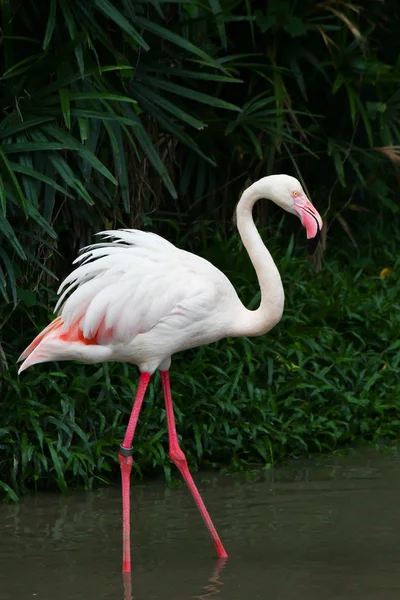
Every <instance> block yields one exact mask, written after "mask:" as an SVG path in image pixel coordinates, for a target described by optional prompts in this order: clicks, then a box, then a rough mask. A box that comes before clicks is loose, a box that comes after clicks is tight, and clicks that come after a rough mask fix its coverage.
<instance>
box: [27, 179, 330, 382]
mask: <svg viewBox="0 0 400 600" xmlns="http://www.w3.org/2000/svg"><path fill="white" fill-rule="evenodd" d="M260 197H269V198H271V199H272V200H273V201H275V202H276V203H277V204H279V205H280V206H282V208H284V209H285V210H287V211H289V212H294V213H296V214H299V216H300V218H301V219H302V217H303V216H304V215H305V219H306V222H303V219H302V222H303V224H304V225H305V226H306V228H307V232H309V229H308V225H309V227H312V226H314V228H315V224H314V221H315V222H317V223H318V227H319V228H320V227H322V220H321V218H320V216H319V215H318V213H317V211H316V210H315V209H314V207H313V206H312V204H311V203H310V202H309V201H308V200H307V198H306V196H305V194H304V192H303V190H302V188H301V186H300V184H299V182H298V181H297V180H296V179H294V178H292V177H289V176H287V175H273V176H270V177H265V178H264V179H261V180H260V181H258V182H256V183H254V184H253V185H252V186H250V187H249V188H248V189H247V190H246V191H245V192H244V194H243V196H242V198H241V200H240V202H239V204H238V207H237V224H238V229H239V232H240V235H241V237H242V240H243V243H244V245H245V247H246V249H247V250H248V252H249V255H250V258H251V260H252V262H253V265H254V267H255V269H256V271H257V275H258V279H259V282H260V287H261V292H262V300H261V305H260V307H259V309H258V310H256V311H248V310H247V309H246V308H245V307H244V306H243V304H242V303H241V301H240V300H239V298H238V296H237V293H236V291H235V289H234V288H233V286H232V284H231V283H230V281H229V280H228V279H227V277H226V276H225V275H224V274H223V273H222V272H221V271H219V270H218V269H217V268H216V267H215V266H213V265H212V264H211V263H209V262H208V261H207V260H205V259H203V258H201V257H199V256H196V255H195V254H191V253H190V252H186V251H184V250H180V249H178V248H176V247H175V246H174V245H173V244H171V243H170V242H168V241H166V240H165V239H163V238H162V237H160V236H158V235H156V234H154V233H147V232H143V231H138V230H134V229H132V230H128V229H123V230H118V231H106V232H102V233H101V234H100V235H102V236H103V241H101V242H100V243H97V244H93V245H92V246H89V247H87V248H85V249H84V250H83V251H82V254H81V255H80V256H79V257H78V258H77V259H76V260H75V263H76V264H78V267H77V268H76V269H75V270H74V271H73V272H72V273H71V274H70V275H68V277H67V278H66V279H65V281H64V282H63V284H62V285H61V286H60V289H59V291H58V293H59V294H61V295H60V298H59V300H58V303H57V306H56V309H55V310H58V311H59V317H58V319H56V320H55V321H53V322H52V323H51V324H50V325H49V326H48V327H47V328H46V329H45V330H44V331H43V332H42V333H41V334H39V336H38V337H37V338H36V339H35V340H34V341H33V342H32V344H31V345H30V346H29V347H28V348H27V349H26V350H25V352H24V353H23V354H22V355H21V357H20V359H25V361H24V363H23V364H22V365H21V368H20V372H21V371H23V370H25V369H26V368H28V367H29V366H31V365H33V364H35V363H40V362H45V361H48V360H71V359H72V360H73V359H75V360H79V361H83V362H99V361H124V362H129V363H132V364H136V365H138V367H139V369H140V370H141V371H142V372H148V373H153V372H154V371H155V370H156V369H157V368H163V369H166V368H169V365H170V361H171V356H172V355H173V354H174V353H175V352H178V351H179V350H184V349H187V348H192V347H196V346H200V345H203V344H208V343H210V342H213V341H217V340H219V339H221V338H223V337H228V336H236V335H259V334H262V333H265V332H266V331H268V329H270V328H271V327H273V326H274V325H275V324H276V323H277V322H278V321H279V319H280V317H281V314H282V310H283V288H282V283H281V280H280V276H279V273H278V271H277V269H276V266H275V264H274V262H273V260H272V258H271V255H270V254H269V252H268V250H267V249H266V248H265V246H264V244H263V243H262V240H261V238H260V236H259V234H258V232H257V229H256V227H255V225H254V222H253V219H252V214H251V211H252V207H253V205H254V203H255V201H256V200H258V199H259V198H260ZM296 207H297V208H296ZM310 207H311V208H310ZM298 211H300V213H299V212H298ZM309 215H311V216H309ZM307 219H308V220H307ZM307 223H308V225H307ZM310 231H311V229H310ZM309 237H310V236H309Z"/></svg>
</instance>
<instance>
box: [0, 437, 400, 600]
mask: <svg viewBox="0 0 400 600" xmlns="http://www.w3.org/2000/svg"><path fill="white" fill-rule="evenodd" d="M399 475H400V454H398V452H397V450H395V449H392V450H391V451H390V452H387V453H378V452H375V451H372V450H368V451H365V450H363V451H360V452H355V453H352V454H351V455H349V456H347V457H345V458H343V457H342V458H340V457H335V458H325V459H323V460H321V461H320V462H319V464H317V463H315V462H312V461H307V462H305V461H302V462H299V463H294V464H293V465H292V466H290V467H282V468H280V469H277V470H274V471H268V472H262V473H260V475H259V477H257V479H256V480H254V481H249V480H246V479H245V478H244V477H242V476H235V477H229V476H215V475H211V476H210V475H208V476H205V475H204V474H203V475H202V474H199V473H196V474H195V478H196V481H197V482H199V487H200V490H201V492H202V494H203V497H204V499H205V502H206V504H207V506H208V508H209V510H210V513H211V515H212V517H213V519H214V522H215V524H216V526H217V529H218V531H219V533H220V535H221V538H222V540H223V542H224V545H225V547H226V549H227V551H228V553H229V555H230V556H229V559H228V560H227V561H226V563H221V564H218V562H217V560H216V558H215V557H214V549H213V546H212V544H211V542H210V540H209V539H208V535H207V532H206V530H205V528H204V526H203V523H202V521H201V519H200V517H199V515H198V513H197V509H196V508H195V506H194V504H193V501H192V499H191V496H190V495H189V493H188V492H187V490H186V489H185V488H184V487H183V486H182V487H179V488H177V489H166V488H165V487H164V485H163V484H162V483H158V484H149V485H144V486H140V485H139V486H134V487H133V490H132V504H133V507H132V530H133V531H132V582H131V584H132V591H131V592H130V590H129V586H128V587H126V589H124V586H123V582H122V577H121V573H120V561H121V543H120V538H121V530H120V526H121V522H120V492H119V489H118V488H117V489H105V490H100V491H98V492H96V493H75V494H73V495H71V496H69V497H63V496H61V495H59V494H40V495H36V496H30V497H28V498H25V499H24V500H23V501H22V502H21V504H19V505H12V506H11V505H8V506H7V505H3V506H0V600H9V599H10V600H25V599H26V600H28V599H31V600H80V599H85V600H91V599H93V600H95V599H96V600H111V599H112V600H128V598H129V597H130V595H131V594H132V597H133V598H134V599H135V600H153V599H157V600H164V599H165V600H172V599H173V600H184V599H185V600H186V599H187V600H188V599H193V598H197V599H206V598H207V599H208V600H213V599H217V598H218V600H258V599H260V600H261V599H263V600H267V599H268V600H292V599H293V600H303V599H304V600H306V599H307V600H314V599H315V600H353V599H358V598H360V599H363V600H369V599H371V600H372V599H377V600H391V599H395V598H396V600H397V599H398V598H399V597H400V537H399V532H400V476H399ZM206 477H207V481H204V479H205V478H206ZM202 480H203V481H202Z"/></svg>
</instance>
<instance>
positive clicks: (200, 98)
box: [143, 77, 240, 112]
mask: <svg viewBox="0 0 400 600" xmlns="http://www.w3.org/2000/svg"><path fill="white" fill-rule="evenodd" d="M143 80H144V81H147V82H148V83H150V84H151V85H154V86H155V87H156V88H159V89H162V90H166V91H167V92H171V94H177V95H178V96H183V97H184V98H190V99H191V100H196V102H201V103H202V104H209V105H210V106H215V107H218V108H225V109H227V110H234V111H236V112H240V108H238V107H237V106H235V105H234V104H231V103H230V102H225V100H220V99H219V98H214V97H213V96H209V95H208V94H203V93H201V92H197V91H196V90H191V89H189V88H185V87H183V86H182V85H178V84H176V83H172V82H171V81H165V80H162V79H156V78H155V77H144V78H143Z"/></svg>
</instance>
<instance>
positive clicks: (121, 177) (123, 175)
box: [104, 122, 130, 213]
mask: <svg viewBox="0 0 400 600" xmlns="http://www.w3.org/2000/svg"><path fill="white" fill-rule="evenodd" d="M104 127H105V128H106V129H107V132H108V136H109V138H110V143H111V149H112V153H113V159H114V167H115V174H116V176H117V180H118V183H119V189H120V191H121V197H122V202H123V205H124V209H125V212H126V213H128V212H129V207H130V198H129V181H128V172H127V168H126V160H125V151H124V144H123V139H122V136H121V129H120V127H119V126H118V124H117V123H107V122H105V123H104Z"/></svg>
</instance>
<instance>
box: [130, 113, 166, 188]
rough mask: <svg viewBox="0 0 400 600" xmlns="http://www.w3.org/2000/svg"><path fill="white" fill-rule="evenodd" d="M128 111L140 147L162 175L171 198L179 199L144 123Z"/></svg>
mask: <svg viewBox="0 0 400 600" xmlns="http://www.w3.org/2000/svg"><path fill="white" fill-rule="evenodd" d="M126 111H127V112H128V114H129V116H130V118H131V119H132V120H133V121H135V122H136V125H137V126H136V127H135V138H136V139H137V141H138V143H139V144H140V146H141V147H142V149H143V151H144V153H145V154H146V156H147V158H148V159H149V161H150V163H151V164H152V165H153V167H154V169H155V170H156V172H157V173H158V174H159V175H160V177H161V179H162V180H163V183H164V185H165V187H166V188H167V190H168V191H169V193H170V194H171V196H172V197H173V198H177V197H178V195H177V193H176V190H175V187H174V185H173V183H172V181H171V178H170V176H169V173H168V171H167V169H166V168H165V166H164V163H163V162H162V160H161V159H160V157H159V156H158V154H157V152H156V150H155V148H154V146H153V143H152V141H151V139H150V138H149V136H148V135H147V132H146V130H145V128H144V127H143V125H142V122H141V121H140V119H139V118H138V117H137V116H136V115H135V114H134V113H133V112H132V110H131V109H130V108H128V107H127V108H126Z"/></svg>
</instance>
